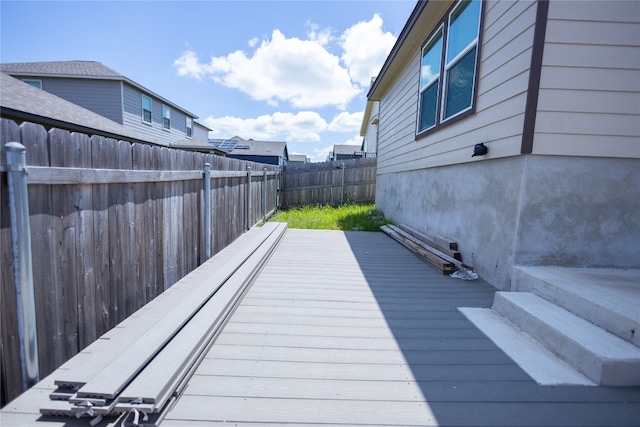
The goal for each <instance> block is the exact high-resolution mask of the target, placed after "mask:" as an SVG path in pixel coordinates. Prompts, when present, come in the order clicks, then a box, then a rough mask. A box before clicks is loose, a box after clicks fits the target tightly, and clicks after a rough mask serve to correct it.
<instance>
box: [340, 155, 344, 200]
mask: <svg viewBox="0 0 640 427" xmlns="http://www.w3.org/2000/svg"><path fill="white" fill-rule="evenodd" d="M340 168H341V169H342V170H341V171H340V204H341V205H342V204H344V162H342V166H340Z"/></svg>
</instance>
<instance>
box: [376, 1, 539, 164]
mask: <svg viewBox="0 0 640 427" xmlns="http://www.w3.org/2000/svg"><path fill="white" fill-rule="evenodd" d="M485 8H486V9H485V21H484V30H483V44H482V48H481V51H480V69H479V83H478V87H477V101H476V102H477V103H476V114H474V115H472V116H470V117H468V118H466V119H463V120H461V121H459V122H457V123H454V124H451V125H449V126H446V127H443V128H441V129H439V130H437V131H435V132H432V133H431V134H429V135H428V136H426V137H424V138H421V139H418V140H416V139H415V131H416V118H417V110H418V79H419V72H420V47H419V46H416V48H415V55H414V57H413V59H412V60H411V61H410V62H409V64H408V65H407V66H406V67H405V69H404V71H403V72H402V73H401V74H400V75H399V76H398V78H397V79H396V80H395V82H394V83H393V85H392V86H391V88H390V90H389V91H388V92H387V94H385V96H384V97H383V98H382V100H381V102H380V117H381V120H380V137H379V141H380V142H379V143H380V154H381V155H382V156H381V157H380V158H379V160H378V161H379V163H378V170H379V173H394V172H401V171H408V170H417V169H422V168H428V167H437V166H443V165H450V164H458V163H467V162H472V161H476V160H477V158H472V157H471V154H472V153H473V146H474V145H475V144H477V143H479V142H485V143H489V144H488V146H489V147H490V148H489V154H488V155H487V156H484V157H483V159H490V158H500V157H509V156H514V155H518V154H520V148H521V142H522V130H523V125H524V111H525V102H526V96H527V85H528V81H529V68H530V65H531V46H532V42H533V26H534V23H535V16H536V7H535V2H530V1H515V2H512V1H498V2H487V4H486V5H485ZM442 13H444V12H442ZM429 33H430V31H428V32H427V31H425V40H426V38H427V37H428V35H429Z"/></svg>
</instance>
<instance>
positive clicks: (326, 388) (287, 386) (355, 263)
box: [0, 229, 640, 427]
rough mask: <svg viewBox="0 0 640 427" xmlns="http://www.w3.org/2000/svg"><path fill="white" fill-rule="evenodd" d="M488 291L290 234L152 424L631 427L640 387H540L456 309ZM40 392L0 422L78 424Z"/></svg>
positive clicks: (397, 256) (393, 252) (343, 242)
mask: <svg viewBox="0 0 640 427" xmlns="http://www.w3.org/2000/svg"><path fill="white" fill-rule="evenodd" d="M494 292H495V289H494V288H493V287H491V286H489V285H488V284H486V283H484V282H482V281H481V280H477V281H471V282H468V281H463V280H459V279H453V278H450V277H448V276H443V275H441V274H438V273H437V272H436V271H435V270H434V269H432V268H431V267H430V266H429V265H428V264H426V263H424V262H423V261H421V260H419V259H418V258H417V257H416V256H414V255H413V254H411V253H410V252H409V251H408V250H407V249H405V248H404V247H402V246H401V245H400V244H398V243H397V242H395V241H394V240H392V239H391V238H389V237H388V236H386V235H385V234H383V233H366V232H347V233H343V232H338V231H310V230H294V229H290V230H288V231H287V233H286V235H285V236H284V238H283V240H282V241H281V242H280V245H279V246H278V248H277V250H276V251H275V253H274V254H273V256H272V257H271V259H270V260H269V261H268V263H267V264H266V266H265V268H264V270H263V271H262V272H261V274H260V275H259V277H258V279H257V281H256V282H255V283H254V284H253V286H252V287H251V289H250V290H249V292H248V294H247V295H246V297H245V298H244V300H243V302H242V303H241V305H240V306H239V307H238V309H237V311H236V312H235V313H234V314H233V316H232V317H231V319H230V321H229V323H228V324H227V325H226V326H225V328H224V330H223V332H222V333H221V334H220V335H219V336H218V338H217V340H216V341H215V343H214V345H213V346H212V347H211V348H210V350H209V351H208V353H207V356H206V357H205V359H204V360H203V362H202V363H201V364H200V366H199V367H198V369H197V370H196V372H195V374H194V375H193V377H191V379H190V380H189V382H188V385H187V387H186V389H185V390H184V392H183V393H182V395H181V396H180V398H179V399H178V400H177V402H176V403H175V406H174V407H173V408H172V409H171V411H170V412H169V413H168V414H167V416H166V418H165V419H164V421H163V422H162V423H161V427H170V426H186V427H190V426H217V425H220V426H229V425H233V426H256V427H257V426H260V427H265V426H327V425H341V426H356V425H361V426H425V425H433V426H437V425H440V426H613V425H627V426H634V425H635V426H638V425H640V388H638V387H635V388H629V387H626V388H624V387H584V386H539V385H538V384H537V383H536V382H535V381H533V380H532V379H531V378H530V377H529V376H528V375H527V374H526V373H525V372H524V371H523V370H522V369H520V368H519V367H518V366H517V365H516V364H515V363H514V362H513V361H512V360H511V359H510V358H509V357H507V356H506V355H505V353H503V352H502V351H501V350H500V349H499V348H498V347H496V346H495V345H494V344H493V342H492V341H491V340H489V339H488V338H486V337H485V335H484V334H483V333H482V332H480V331H479V330H478V329H477V328H476V327H475V326H474V325H473V324H472V323H471V322H469V321H468V320H467V319H466V318H465V317H464V316H463V315H462V314H461V313H460V312H459V311H458V307H490V306H491V304H492V302H493V294H494ZM51 387H53V386H52V385H49V384H48V380H47V379H45V380H43V382H42V383H41V384H39V385H37V386H36V387H34V388H33V389H32V390H30V391H29V392H27V393H26V394H25V395H23V396H24V398H23V397H20V398H18V399H17V400H16V401H14V402H12V403H10V404H9V405H8V406H7V407H6V408H5V409H4V410H3V412H2V413H0V425H1V426H2V427H6V426H26V425H36V426H39V425H41V426H44V425H46V426H63V425H64V426H76V425H84V426H86V425H88V420H86V419H81V420H75V419H73V418H66V417H57V418H56V417H47V418H44V417H40V416H39V415H38V408H39V406H38V405H40V404H41V403H43V402H46V401H47V400H48V395H49V393H50V392H51ZM109 423H110V421H108V420H105V421H103V423H101V424H100V425H111V424H109ZM119 425H120V424H118V426H119Z"/></svg>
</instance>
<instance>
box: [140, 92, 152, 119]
mask: <svg viewBox="0 0 640 427" xmlns="http://www.w3.org/2000/svg"><path fill="white" fill-rule="evenodd" d="M142 120H143V121H145V122H147V123H151V98H149V97H148V96H144V95H142Z"/></svg>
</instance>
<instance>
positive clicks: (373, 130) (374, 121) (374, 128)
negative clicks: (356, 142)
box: [364, 101, 380, 153]
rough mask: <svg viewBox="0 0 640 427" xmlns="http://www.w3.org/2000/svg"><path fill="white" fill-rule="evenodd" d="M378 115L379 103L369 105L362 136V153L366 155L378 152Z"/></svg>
mask: <svg viewBox="0 0 640 427" xmlns="http://www.w3.org/2000/svg"><path fill="white" fill-rule="evenodd" d="M379 113H380V103H379V102H378V101H374V102H372V103H371V114H370V115H369V117H366V119H367V120H368V124H367V130H366V133H365V135H364V143H365V146H364V151H365V152H367V153H377V152H378V119H379Z"/></svg>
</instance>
